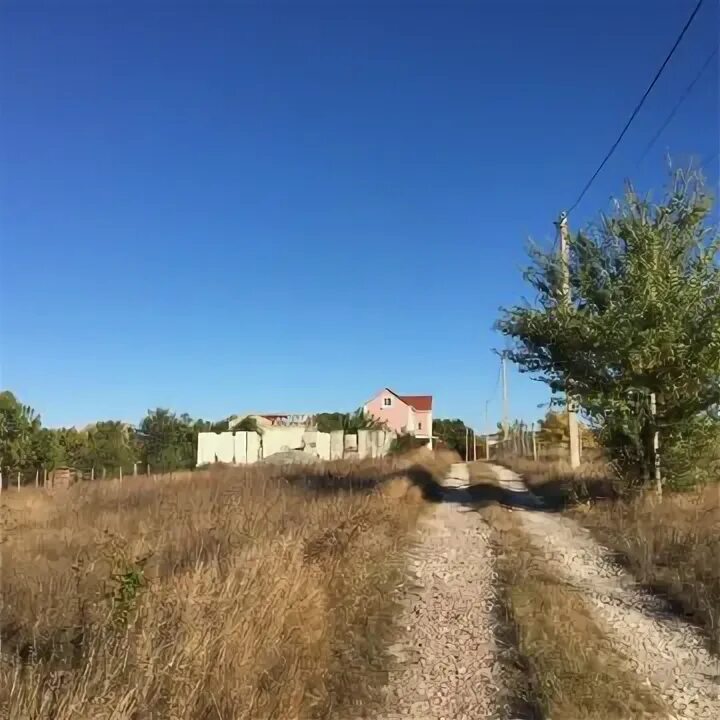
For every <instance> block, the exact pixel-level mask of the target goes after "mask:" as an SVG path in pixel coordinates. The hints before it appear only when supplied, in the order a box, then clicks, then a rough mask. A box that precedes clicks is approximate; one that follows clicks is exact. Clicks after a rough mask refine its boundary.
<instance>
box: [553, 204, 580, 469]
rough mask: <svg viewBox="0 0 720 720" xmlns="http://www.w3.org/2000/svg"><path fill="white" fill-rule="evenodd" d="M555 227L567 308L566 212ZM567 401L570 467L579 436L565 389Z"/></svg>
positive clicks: (576, 460)
mask: <svg viewBox="0 0 720 720" xmlns="http://www.w3.org/2000/svg"><path fill="white" fill-rule="evenodd" d="M557 228H558V231H559V233H560V261H561V265H562V277H563V302H564V303H565V305H566V306H567V307H568V308H569V307H570V303H571V300H572V298H571V296H570V230H569V229H568V220H567V213H566V212H565V211H563V212H561V213H560V217H559V218H558V221H557ZM565 398H566V402H567V417H568V435H569V437H570V467H574V468H576V467H580V437H579V433H578V421H577V414H576V413H575V403H574V401H573V399H572V397H571V396H570V394H569V392H568V391H567V389H566V391H565Z"/></svg>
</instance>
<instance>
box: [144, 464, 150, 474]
mask: <svg viewBox="0 0 720 720" xmlns="http://www.w3.org/2000/svg"><path fill="white" fill-rule="evenodd" d="M145 467H146V471H145V474H146V475H147V476H148V477H150V463H148V464H147V465H146V466H145Z"/></svg>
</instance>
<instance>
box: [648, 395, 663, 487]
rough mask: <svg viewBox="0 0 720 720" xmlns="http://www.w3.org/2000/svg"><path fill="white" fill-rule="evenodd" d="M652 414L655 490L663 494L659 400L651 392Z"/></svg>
mask: <svg viewBox="0 0 720 720" xmlns="http://www.w3.org/2000/svg"><path fill="white" fill-rule="evenodd" d="M650 415H652V419H653V420H652V421H653V462H654V463H655V491H656V492H657V494H658V495H662V474H661V472H660V433H659V432H658V429H657V420H656V419H655V418H656V416H657V400H656V398H655V393H650Z"/></svg>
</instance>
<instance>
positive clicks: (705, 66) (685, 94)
mask: <svg viewBox="0 0 720 720" xmlns="http://www.w3.org/2000/svg"><path fill="white" fill-rule="evenodd" d="M717 52H718V49H717V47H715V48H713V51H712V52H711V53H710V55H708V57H707V59H706V60H705V62H704V63H703V64H702V67H701V68H700V70H698V72H697V74H696V75H695V77H694V78H693V80H692V82H691V83H690V84H689V85H688V86H687V87H686V88H685V91H684V92H683V94H682V95H681V96H680V99H679V100H678V101H677V103H676V104H675V107H674V108H673V109H672V110H671V111H670V114H669V115H668V116H667V118H665V122H664V123H663V124H662V125H661V126H660V128H659V129H658V131H657V132H656V133H655V135H653V137H652V139H651V140H650V142H649V143H648V144H647V145H646V146H645V149H644V150H643V152H642V155H641V156H640V159H639V160H638V165H639V164H640V163H641V162H642V161H643V160H644V159H645V158H646V157H647V154H648V153H649V152H650V150H652V147H653V145H655V143H656V142H657V139H658V138H659V137H660V135H662V134H663V131H664V130H665V128H666V127H667V126H668V125H669V124H670V123H671V122H672V119H673V118H674V117H675V114H676V113H677V111H678V110H679V109H680V106H681V105H682V104H683V103H684V102H685V100H686V99H687V97H688V95H690V93H691V92H692V90H693V88H694V87H695V85H696V84H697V82H698V80H700V78H701V77H702V76H703V73H704V72H705V71H706V70H707V69H708V68H709V67H710V63H711V62H712V60H713V58H714V57H715V56H716V55H717Z"/></svg>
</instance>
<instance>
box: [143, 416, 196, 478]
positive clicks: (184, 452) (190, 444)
mask: <svg viewBox="0 0 720 720" xmlns="http://www.w3.org/2000/svg"><path fill="white" fill-rule="evenodd" d="M205 425H206V423H205V422H204V421H197V422H196V423H193V422H192V421H191V418H190V417H189V416H182V417H177V415H175V413H173V412H170V410H166V409H163V408H157V409H156V410H148V414H147V415H146V416H145V417H144V418H143V420H142V422H141V423H140V428H139V430H140V433H139V436H140V439H141V454H142V460H143V462H144V463H147V464H149V465H150V466H151V467H152V468H153V469H154V470H155V471H157V472H169V471H171V470H178V469H183V468H191V467H193V466H194V465H195V458H196V451H197V450H196V449H197V433H198V432H204V431H206V430H205V427H204V426H205Z"/></svg>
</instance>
